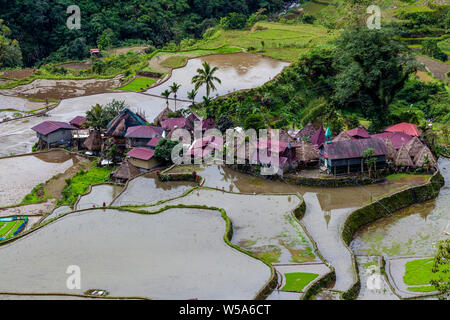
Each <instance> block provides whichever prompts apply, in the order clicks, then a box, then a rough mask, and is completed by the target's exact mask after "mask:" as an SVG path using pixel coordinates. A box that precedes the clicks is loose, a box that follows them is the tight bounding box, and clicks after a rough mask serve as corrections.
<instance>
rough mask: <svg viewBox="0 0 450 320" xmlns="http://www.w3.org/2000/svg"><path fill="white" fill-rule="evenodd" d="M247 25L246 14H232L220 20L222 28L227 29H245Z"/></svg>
mask: <svg viewBox="0 0 450 320" xmlns="http://www.w3.org/2000/svg"><path fill="white" fill-rule="evenodd" d="M246 24H247V17H246V16H245V14H241V13H236V12H231V13H230V14H229V15H228V16H227V17H223V18H221V19H220V26H221V27H222V28H224V29H225V30H227V29H243V28H244V27H245V26H246Z"/></svg>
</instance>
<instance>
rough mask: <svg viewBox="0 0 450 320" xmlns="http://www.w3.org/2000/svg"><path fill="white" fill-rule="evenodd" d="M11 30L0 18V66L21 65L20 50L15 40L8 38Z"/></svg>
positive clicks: (13, 66)
mask: <svg viewBox="0 0 450 320" xmlns="http://www.w3.org/2000/svg"><path fill="white" fill-rule="evenodd" d="M9 36H11V30H10V29H9V28H8V27H7V26H6V25H4V24H3V20H2V19H0V68H15V67H21V66H22V51H21V49H20V45H19V42H18V41H17V40H11V39H9Z"/></svg>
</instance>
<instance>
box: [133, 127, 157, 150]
mask: <svg viewBox="0 0 450 320" xmlns="http://www.w3.org/2000/svg"><path fill="white" fill-rule="evenodd" d="M163 131H164V129H163V128H161V127H155V126H136V127H129V128H128V130H127V132H126V134H125V138H126V139H127V144H126V145H127V147H128V148H134V147H146V146H147V144H148V143H149V141H150V140H151V139H152V138H159V137H161V136H162V134H163Z"/></svg>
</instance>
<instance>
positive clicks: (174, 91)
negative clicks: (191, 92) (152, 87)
mask: <svg viewBox="0 0 450 320" xmlns="http://www.w3.org/2000/svg"><path fill="white" fill-rule="evenodd" d="M180 87H181V84H178V83H176V82H174V83H172V85H171V86H169V88H170V90H171V91H172V92H173V95H174V97H175V111H177V92H178V89H180Z"/></svg>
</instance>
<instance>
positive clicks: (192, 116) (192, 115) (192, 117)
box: [187, 112, 200, 122]
mask: <svg viewBox="0 0 450 320" xmlns="http://www.w3.org/2000/svg"><path fill="white" fill-rule="evenodd" d="M187 119H188V120H191V121H192V122H194V121H200V118H199V117H197V116H196V115H195V114H194V113H192V112H191V113H190V114H189V115H188V116H187Z"/></svg>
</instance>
